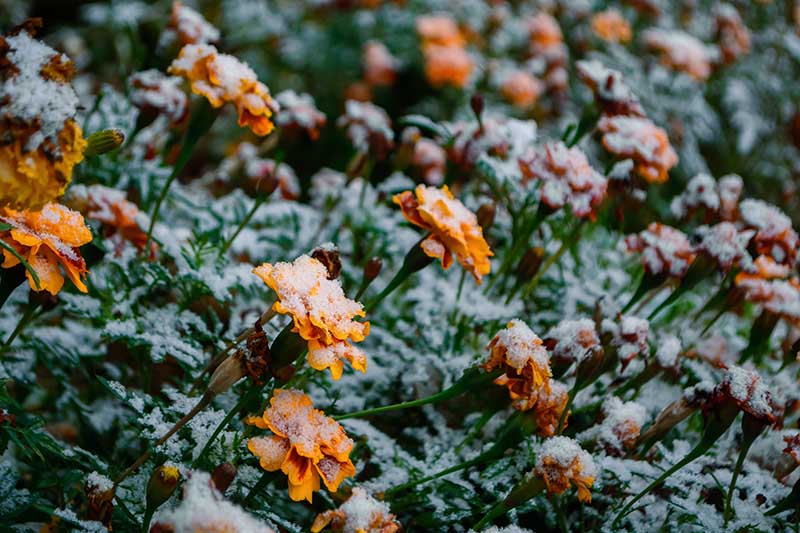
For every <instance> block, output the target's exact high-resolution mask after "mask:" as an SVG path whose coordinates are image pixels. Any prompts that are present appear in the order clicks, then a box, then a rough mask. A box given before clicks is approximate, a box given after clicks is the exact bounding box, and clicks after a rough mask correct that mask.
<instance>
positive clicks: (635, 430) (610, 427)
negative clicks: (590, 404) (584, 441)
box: [589, 396, 647, 456]
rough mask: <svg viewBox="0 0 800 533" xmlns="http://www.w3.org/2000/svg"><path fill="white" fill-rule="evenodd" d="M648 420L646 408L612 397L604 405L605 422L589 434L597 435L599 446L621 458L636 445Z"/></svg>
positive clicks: (592, 429)
mask: <svg viewBox="0 0 800 533" xmlns="http://www.w3.org/2000/svg"><path fill="white" fill-rule="evenodd" d="M646 420H647V411H645V408H644V407H642V406H641V405H639V404H638V403H636V402H623V401H622V400H620V399H619V398H617V397H616V396H610V397H609V398H608V399H607V400H606V401H605V402H604V403H603V422H602V423H601V424H600V425H598V426H595V427H594V428H591V429H590V430H589V433H594V434H596V436H597V442H598V444H600V445H601V446H603V448H605V450H606V452H607V453H609V454H610V455H616V456H621V455H623V453H624V452H625V450H628V449H630V448H632V447H633V445H634V444H636V440H637V439H638V438H639V433H640V432H641V430H642V426H643V425H644V423H645V421H646Z"/></svg>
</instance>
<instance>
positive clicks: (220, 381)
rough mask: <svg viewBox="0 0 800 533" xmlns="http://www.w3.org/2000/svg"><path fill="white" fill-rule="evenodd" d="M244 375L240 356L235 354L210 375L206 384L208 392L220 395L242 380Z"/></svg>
mask: <svg viewBox="0 0 800 533" xmlns="http://www.w3.org/2000/svg"><path fill="white" fill-rule="evenodd" d="M244 374H245V369H244V365H242V361H241V356H240V354H239V353H238V352H237V353H235V354H233V355H229V356H228V358H227V359H225V360H224V361H223V362H222V363H221V364H220V365H219V366H218V367H217V369H216V370H215V371H214V373H213V374H212V375H211V380H210V381H209V382H208V392H210V393H212V394H222V393H223V392H225V391H227V390H228V389H230V388H231V387H232V386H233V384H234V383H236V382H237V381H239V380H240V379H242V377H244Z"/></svg>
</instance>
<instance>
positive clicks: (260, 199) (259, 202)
mask: <svg viewBox="0 0 800 533" xmlns="http://www.w3.org/2000/svg"><path fill="white" fill-rule="evenodd" d="M276 168H277V165H276ZM276 172H277V170H276ZM267 198H269V196H267V195H259V196H258V198H256V200H255V202H254V203H253V207H252V208H251V209H250V211H249V212H248V213H247V215H245V217H244V219H243V220H242V221H241V222H240V223H239V226H238V227H237V228H236V231H234V232H233V235H231V236H230V238H229V239H228V240H227V241H225V244H224V245H223V246H222V248H220V250H219V254H218V255H217V259H221V258H222V256H223V255H225V253H226V252H227V251H228V250H229V249H230V247H231V245H232V244H233V241H235V240H236V237H238V236H239V234H240V233H241V232H242V230H244V228H245V227H246V226H247V225H248V224H249V223H250V220H251V219H252V218H253V216H254V215H255V214H256V211H258V208H259V207H261V206H262V205H263V204H264V202H265V201H266V200H267Z"/></svg>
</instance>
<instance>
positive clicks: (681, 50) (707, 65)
mask: <svg viewBox="0 0 800 533" xmlns="http://www.w3.org/2000/svg"><path fill="white" fill-rule="evenodd" d="M644 44H645V45H646V46H647V47H649V48H651V49H652V50H655V51H656V52H659V54H660V55H659V57H660V59H661V64H662V65H665V66H667V67H669V68H671V69H673V70H677V71H680V72H685V73H686V74H688V75H689V76H690V77H692V78H694V79H695V80H697V81H705V80H706V78H708V76H709V75H710V74H711V62H710V61H709V57H708V53H707V52H706V48H705V45H704V44H703V43H702V41H699V40H698V39H697V38H696V37H693V36H692V35H689V34H688V33H686V32H683V31H679V30H673V31H666V30H660V29H658V30H647V31H646V32H645V33H644Z"/></svg>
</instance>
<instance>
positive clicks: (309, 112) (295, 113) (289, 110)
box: [275, 90, 327, 141]
mask: <svg viewBox="0 0 800 533" xmlns="http://www.w3.org/2000/svg"><path fill="white" fill-rule="evenodd" d="M275 101H276V102H278V104H279V105H280V109H281V112H280V113H278V114H277V115H276V118H275V123H276V124H277V125H278V126H280V127H282V128H296V129H299V130H303V131H305V132H306V134H307V135H308V136H309V138H310V139H311V140H312V141H316V140H317V139H318V138H319V132H320V130H321V129H322V128H323V127H325V123H326V122H327V118H326V117H325V113H323V112H322V111H320V110H319V109H317V106H316V104H315V103H314V97H312V96H311V95H310V94H306V93H303V94H297V93H296V92H294V91H292V90H287V91H282V92H280V93H278V94H277V95H275Z"/></svg>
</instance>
